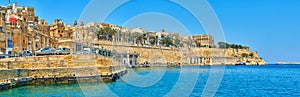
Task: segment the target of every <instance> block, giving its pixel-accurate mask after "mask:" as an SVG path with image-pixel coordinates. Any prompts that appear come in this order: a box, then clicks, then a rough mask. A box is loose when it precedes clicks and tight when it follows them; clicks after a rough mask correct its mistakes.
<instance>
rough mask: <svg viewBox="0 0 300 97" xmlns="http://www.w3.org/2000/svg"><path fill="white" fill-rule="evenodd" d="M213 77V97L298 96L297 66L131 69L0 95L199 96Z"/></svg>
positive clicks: (12, 96) (73, 96)
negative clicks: (107, 77) (111, 76)
mask: <svg viewBox="0 0 300 97" xmlns="http://www.w3.org/2000/svg"><path fill="white" fill-rule="evenodd" d="M131 70H132V71H131ZM223 71H224V72H223ZM135 73H137V74H138V75H139V76H134V75H135ZM212 74H217V77H213V78H211V80H210V81H212V82H213V84H211V85H214V86H216V87H217V88H216V91H213V90H209V89H208V91H206V92H210V95H212V96H216V97H223V96H224V97H228V96H285V97H286V96H288V97H299V96H300V88H299V87H300V65H268V66H225V67H224V68H223V67H209V66H207V67H196V66H195V67H169V68H163V67H162V68H148V69H130V70H129V73H128V74H126V76H124V78H121V79H119V80H117V81H116V82H111V83H79V84H55V85H34V86H23V87H18V88H13V89H9V90H3V91H0V96H1V97H20V96H22V97H28V96H29V97H37V96H44V97H45V96H50V97H76V96H78V97H81V96H120V97H133V96H134V97H135V96H139V97H141V96H143V97H160V96H166V95H167V96H172V97H173V96H180V97H181V96H191V97H198V96H202V95H203V93H202V92H203V91H204V89H205V88H207V86H206V85H207V80H208V79H209V77H210V76H211V75H212ZM132 76H134V77H132ZM127 77H128V78H127ZM220 78H221V80H218V79H220ZM218 82H220V83H218Z"/></svg>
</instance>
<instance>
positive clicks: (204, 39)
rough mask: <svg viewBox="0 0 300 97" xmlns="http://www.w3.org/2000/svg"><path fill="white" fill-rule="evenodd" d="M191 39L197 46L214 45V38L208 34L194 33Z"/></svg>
mask: <svg viewBox="0 0 300 97" xmlns="http://www.w3.org/2000/svg"><path fill="white" fill-rule="evenodd" d="M193 39H194V41H195V43H196V46H197V47H209V48H213V47H215V41H214V40H215V39H214V37H213V36H211V35H209V34H202V35H195V36H193Z"/></svg>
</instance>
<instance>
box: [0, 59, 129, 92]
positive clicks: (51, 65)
mask: <svg viewBox="0 0 300 97" xmlns="http://www.w3.org/2000/svg"><path fill="white" fill-rule="evenodd" d="M126 73H127V69H126V67H125V66H122V65H113V63H112V60H111V59H109V58H105V57H101V56H93V55H62V56H39V57H36V56H33V57H22V58H7V59H1V60H0V90H3V89H9V88H14V87H19V86H25V85H33V84H60V83H77V82H99V81H101V82H110V81H114V80H116V79H118V78H119V77H120V76H122V75H124V74H126Z"/></svg>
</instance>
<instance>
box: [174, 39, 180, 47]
mask: <svg viewBox="0 0 300 97" xmlns="http://www.w3.org/2000/svg"><path fill="white" fill-rule="evenodd" d="M180 44H181V41H180V39H178V38H176V39H175V43H174V45H175V46H176V47H179V46H180Z"/></svg>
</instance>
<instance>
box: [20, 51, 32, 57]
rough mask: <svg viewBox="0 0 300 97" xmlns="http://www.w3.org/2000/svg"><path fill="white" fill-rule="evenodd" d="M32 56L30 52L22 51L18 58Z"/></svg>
mask: <svg viewBox="0 0 300 97" xmlns="http://www.w3.org/2000/svg"><path fill="white" fill-rule="evenodd" d="M26 56H32V52H31V51H30V50H25V51H22V52H21V54H20V57H26Z"/></svg>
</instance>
